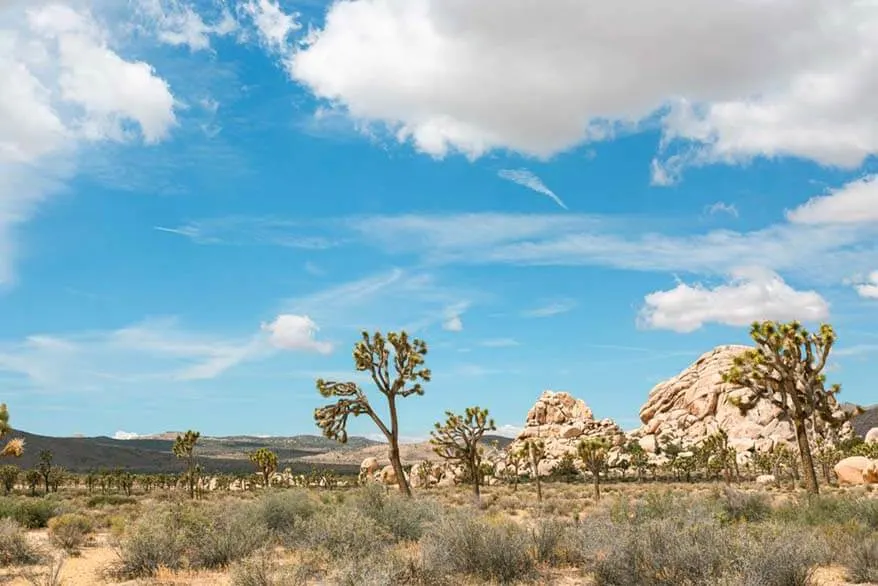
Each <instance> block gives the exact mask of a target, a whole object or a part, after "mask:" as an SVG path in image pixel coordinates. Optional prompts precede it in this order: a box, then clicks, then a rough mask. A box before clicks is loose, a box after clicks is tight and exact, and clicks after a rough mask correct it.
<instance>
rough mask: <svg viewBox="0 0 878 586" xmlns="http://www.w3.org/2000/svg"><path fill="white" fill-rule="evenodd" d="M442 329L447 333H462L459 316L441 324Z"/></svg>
mask: <svg viewBox="0 0 878 586" xmlns="http://www.w3.org/2000/svg"><path fill="white" fill-rule="evenodd" d="M442 329H443V330H447V331H449V332H462V331H463V320H462V319H461V318H460V316H459V315H453V316H451V317H449V318H448V319H446V320H445V321H444V322H442Z"/></svg>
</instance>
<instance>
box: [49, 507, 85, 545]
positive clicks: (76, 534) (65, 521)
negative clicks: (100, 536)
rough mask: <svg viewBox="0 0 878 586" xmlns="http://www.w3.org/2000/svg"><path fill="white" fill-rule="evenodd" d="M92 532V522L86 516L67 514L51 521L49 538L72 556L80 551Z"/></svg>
mask: <svg viewBox="0 0 878 586" xmlns="http://www.w3.org/2000/svg"><path fill="white" fill-rule="evenodd" d="M92 530H93V526H92V522H91V520H90V519H89V518H88V517H86V516H85V515H79V514H76V513H67V514H65V515H59V516H58V517H54V518H52V519H50V520H49V538H50V539H51V540H52V542H53V543H54V544H55V545H56V546H58V547H60V548H61V549H63V550H64V551H66V552H67V553H71V554H72V553H76V552H78V551H79V549H80V548H81V547H82V546H83V545H84V544H85V540H86V538H87V537H88V534H89V533H91V532H92Z"/></svg>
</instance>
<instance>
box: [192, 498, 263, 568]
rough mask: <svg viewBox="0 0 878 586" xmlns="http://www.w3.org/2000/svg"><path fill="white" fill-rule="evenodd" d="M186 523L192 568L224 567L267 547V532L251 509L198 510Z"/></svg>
mask: <svg viewBox="0 0 878 586" xmlns="http://www.w3.org/2000/svg"><path fill="white" fill-rule="evenodd" d="M199 513H200V514H198V513H196V514H192V515H190V516H189V517H187V519H186V521H185V523H184V531H183V535H184V539H185V542H186V544H187V546H188V547H187V549H188V550H189V565H190V566H192V567H196V568H224V567H226V566H228V565H229V564H230V563H232V562H234V561H237V560H240V559H243V558H245V557H247V556H249V555H250V554H252V553H253V552H254V551H256V550H257V549H259V548H260V547H262V546H263V545H265V543H266V542H267V541H268V531H267V529H265V527H264V526H263V525H262V524H261V523H260V521H259V519H257V518H254V516H253V515H252V514H251V511H250V510H249V509H248V508H243V507H235V508H230V507H224V508H212V509H207V510H205V511H199Z"/></svg>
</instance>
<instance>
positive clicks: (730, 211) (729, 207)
mask: <svg viewBox="0 0 878 586" xmlns="http://www.w3.org/2000/svg"><path fill="white" fill-rule="evenodd" d="M704 211H705V212H707V213H708V214H709V215H711V216H716V215H718V214H726V215H729V216H733V217H735V218H737V217H738V216H739V214H738V208H737V207H735V204H731V203H725V202H722V201H718V202H716V203H714V204H711V205H709V206H707V207H706V208H705V209H704Z"/></svg>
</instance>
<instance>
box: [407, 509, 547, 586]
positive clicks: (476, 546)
mask: <svg viewBox="0 0 878 586" xmlns="http://www.w3.org/2000/svg"><path fill="white" fill-rule="evenodd" d="M529 550H530V539H529V536H528V534H527V532H526V530H524V529H522V528H521V527H519V526H518V525H515V524H514V523H512V522H508V521H505V522H489V521H488V520H486V519H485V518H483V517H478V516H474V515H464V514H448V515H446V516H444V517H443V518H442V519H440V520H439V521H438V522H437V523H435V524H434V525H433V526H432V527H431V528H430V529H429V530H428V531H427V533H426V534H425V535H424V538H423V540H422V541H421V555H422V561H423V568H424V571H425V572H428V573H431V574H434V575H439V576H441V575H445V576H447V575H448V573H449V572H454V573H460V574H467V575H471V576H476V577H479V578H482V579H484V580H495V581H500V582H502V583H509V582H513V581H516V580H521V579H524V578H528V577H530V576H531V575H532V574H533V572H534V561H533V558H532V557H531V555H530V552H529Z"/></svg>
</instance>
